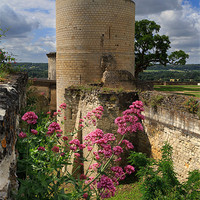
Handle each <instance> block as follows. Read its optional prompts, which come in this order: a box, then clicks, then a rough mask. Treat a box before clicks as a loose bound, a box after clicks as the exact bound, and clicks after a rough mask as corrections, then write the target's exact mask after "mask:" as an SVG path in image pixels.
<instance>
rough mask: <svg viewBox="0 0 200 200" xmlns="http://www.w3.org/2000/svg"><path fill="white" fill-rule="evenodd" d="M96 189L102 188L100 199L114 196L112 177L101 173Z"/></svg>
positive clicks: (114, 189)
mask: <svg viewBox="0 0 200 200" xmlns="http://www.w3.org/2000/svg"><path fill="white" fill-rule="evenodd" d="M97 189H102V190H103V191H102V192H101V193H100V196H101V198H102V199H105V198H110V197H111V196H114V194H115V191H116V188H115V186H114V183H113V181H112V179H110V178H109V177H107V176H105V175H102V176H101V179H100V181H99V182H98V183H97Z"/></svg>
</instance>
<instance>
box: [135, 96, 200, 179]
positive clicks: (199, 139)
mask: <svg viewBox="0 0 200 200" xmlns="http://www.w3.org/2000/svg"><path fill="white" fill-rule="evenodd" d="M139 96H140V99H141V100H143V101H144V102H146V105H145V111H144V115H145V120H144V122H143V125H144V128H145V133H144V134H139V135H137V136H138V145H137V149H138V150H139V151H142V152H145V153H147V154H148V155H149V156H152V157H154V158H156V159H159V158H161V148H162V146H163V145H164V143H165V142H168V143H169V144H170V145H171V146H172V147H173V162H174V169H175V172H176V173H177V175H178V178H179V180H181V181H185V180H186V178H187V176H188V172H189V171H192V170H194V169H200V120H199V118H198V116H197V115H194V114H191V113H188V112H187V111H186V108H185V106H184V102H185V101H186V100H187V99H189V98H191V97H185V96H177V95H173V94H164V93H157V92H144V93H141V94H140V95H139ZM158 96H160V99H162V100H161V101H160V102H157V106H156V108H155V105H154V104H155V102H154V103H153V102H152V99H155V97H158ZM161 97H162V98H161ZM157 100H158V98H157Z"/></svg>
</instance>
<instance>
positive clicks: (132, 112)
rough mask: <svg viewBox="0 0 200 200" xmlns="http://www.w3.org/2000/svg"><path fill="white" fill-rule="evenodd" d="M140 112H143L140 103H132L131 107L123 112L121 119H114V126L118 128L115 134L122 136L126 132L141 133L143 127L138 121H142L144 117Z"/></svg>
mask: <svg viewBox="0 0 200 200" xmlns="http://www.w3.org/2000/svg"><path fill="white" fill-rule="evenodd" d="M142 111H144V109H143V104H142V102H141V101H136V102H133V103H132V105H130V106H129V109H127V110H125V111H124V112H123V116H122V117H117V118H116V119H115V124H117V126H118V130H117V132H118V133H119V134H121V135H124V134H126V133H128V132H130V133H133V132H137V131H138V130H139V131H142V130H143V127H142V125H141V123H140V120H143V119H144V116H143V115H142V114H141V112H142Z"/></svg>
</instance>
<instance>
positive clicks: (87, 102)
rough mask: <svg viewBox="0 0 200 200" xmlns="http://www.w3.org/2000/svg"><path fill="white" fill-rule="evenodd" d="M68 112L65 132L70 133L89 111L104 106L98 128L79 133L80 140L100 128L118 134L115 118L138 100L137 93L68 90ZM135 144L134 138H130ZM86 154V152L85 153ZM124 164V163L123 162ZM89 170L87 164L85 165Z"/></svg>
mask: <svg viewBox="0 0 200 200" xmlns="http://www.w3.org/2000/svg"><path fill="white" fill-rule="evenodd" d="M65 98H66V104H67V111H66V113H65V116H66V118H67V120H66V121H65V131H66V132H70V131H73V130H74V129H75V128H76V129H78V125H79V120H80V118H82V117H83V116H86V115H87V113H88V112H89V111H92V110H93V109H95V108H97V107H98V106H100V105H101V106H103V108H104V112H103V116H102V119H100V120H98V121H97V124H96V126H92V125H91V126H89V127H86V128H84V129H83V130H82V132H81V133H80V132H79V135H78V137H79V139H81V138H83V137H84V136H86V135H87V134H88V133H90V132H91V131H94V130H95V129H97V128H99V129H102V130H103V131H104V133H116V130H117V129H116V128H117V126H116V125H115V124H114V120H115V118H117V117H118V116H120V115H121V113H122V111H124V110H126V109H127V108H128V106H129V105H131V104H132V102H133V101H135V100H137V99H138V96H137V93H136V92H121V93H117V92H114V91H110V92H102V91H99V90H91V91H84V90H79V89H66V93H65ZM129 140H130V141H132V142H133V140H134V136H133V137H130V138H129ZM84 154H86V152H84ZM122 162H123V161H122ZM85 167H86V169H87V164H85Z"/></svg>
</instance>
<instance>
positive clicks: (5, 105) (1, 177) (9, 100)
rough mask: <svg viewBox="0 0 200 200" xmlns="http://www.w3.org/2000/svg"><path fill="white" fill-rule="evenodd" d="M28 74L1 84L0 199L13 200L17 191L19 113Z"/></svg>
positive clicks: (14, 77)
mask: <svg viewBox="0 0 200 200" xmlns="http://www.w3.org/2000/svg"><path fill="white" fill-rule="evenodd" d="M27 80H28V76H27V74H18V75H12V76H11V77H10V80H8V82H7V83H5V84H4V83H1V84H0V199H1V200H5V199H11V197H10V194H11V192H15V191H16V190H17V187H18V184H17V180H16V152H15V144H16V139H17V134H18V130H19V129H18V128H19V112H20V109H21V108H22V106H23V105H24V103H25V101H24V100H25V98H24V97H25V86H26V84H27Z"/></svg>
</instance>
